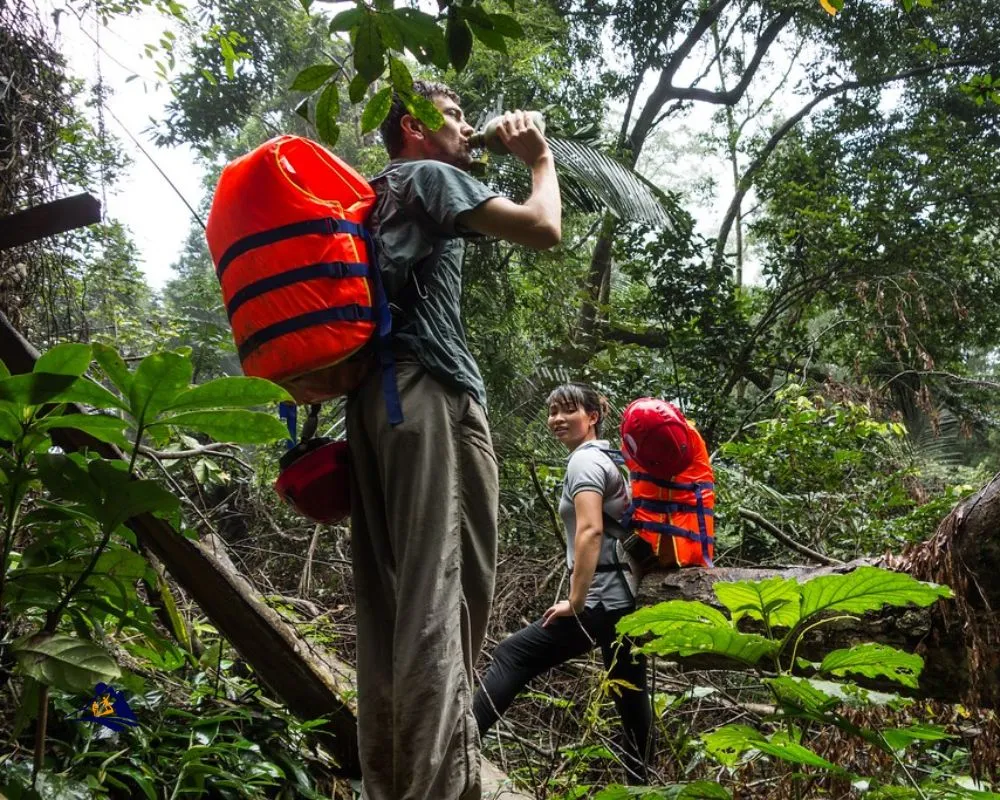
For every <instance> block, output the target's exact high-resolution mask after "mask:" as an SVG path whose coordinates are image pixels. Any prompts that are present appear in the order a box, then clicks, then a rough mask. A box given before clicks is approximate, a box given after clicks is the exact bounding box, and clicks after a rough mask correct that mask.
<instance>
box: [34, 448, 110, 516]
mask: <svg viewBox="0 0 1000 800" xmlns="http://www.w3.org/2000/svg"><path fill="white" fill-rule="evenodd" d="M38 474H39V476H40V477H41V479H42V482H43V483H44V484H45V488H46V489H48V490H49V492H50V493H51V494H53V495H54V496H56V497H58V498H61V499H63V500H70V501H72V502H77V503H80V504H81V505H83V506H85V507H86V508H88V509H90V510H94V509H96V508H97V506H98V504H99V502H100V497H101V488H100V486H98V484H97V483H95V482H94V480H93V478H92V477H91V476H90V473H89V472H88V471H87V467H86V464H85V463H84V461H83V458H82V457H81V456H79V455H76V454H73V455H62V454H58V455H57V454H43V455H40V456H39V457H38Z"/></svg>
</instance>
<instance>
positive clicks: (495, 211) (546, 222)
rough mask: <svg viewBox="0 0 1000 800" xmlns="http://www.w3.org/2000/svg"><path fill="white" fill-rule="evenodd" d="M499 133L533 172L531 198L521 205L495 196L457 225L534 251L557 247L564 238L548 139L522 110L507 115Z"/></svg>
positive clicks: (465, 213) (514, 153) (559, 200)
mask: <svg viewBox="0 0 1000 800" xmlns="http://www.w3.org/2000/svg"><path fill="white" fill-rule="evenodd" d="M497 131H498V133H499V135H500V138H501V140H502V141H503V142H504V144H505V145H507V147H508V149H509V150H510V152H511V153H512V154H513V155H515V156H517V157H518V158H519V159H521V161H523V162H524V163H525V164H526V165H527V166H528V167H529V168H530V169H531V195H530V196H529V197H528V199H527V200H525V201H524V203H521V204H518V203H515V202H513V201H512V200H509V199H507V198H506V197H494V198H492V199H490V200H487V201H486V202H485V203H483V204H482V205H480V206H478V207H476V208H474V209H472V210H471V211H466V212H464V213H462V214H460V215H459V217H458V222H459V223H460V224H461V225H463V226H464V227H466V228H468V229H469V230H473V231H475V232H476V233H482V234H484V235H486V236H493V237H496V238H497V239H505V240H506V241H508V242H514V243H515V244H522V245H524V246H526V247H531V248H534V249H535V250H547V249H549V248H550V247H555V246H556V245H557V244H559V241H560V240H561V239H562V200H561V199H560V197H559V180H558V178H557V177H556V170H555V164H554V162H553V160H552V152H551V151H550V150H549V146H548V144H547V143H546V141H545V137H544V136H542V134H541V133H540V132H539V131H538V129H537V128H536V127H535V126H534V125H532V124H531V122H530V120H529V119H528V117H527V115H526V114H524V112H521V111H517V112H514V113H513V114H506V115H505V116H504V121H503V122H502V123H501V124H500V126H499V127H498V128H497Z"/></svg>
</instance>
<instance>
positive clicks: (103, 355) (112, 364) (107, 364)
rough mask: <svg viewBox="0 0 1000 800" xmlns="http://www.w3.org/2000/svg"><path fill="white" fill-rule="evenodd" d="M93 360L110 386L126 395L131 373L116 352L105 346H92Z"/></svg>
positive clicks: (130, 382)
mask: <svg viewBox="0 0 1000 800" xmlns="http://www.w3.org/2000/svg"><path fill="white" fill-rule="evenodd" d="M93 348H94V360H95V361H97V364H98V366H100V368H101V369H102V370H104V374H105V375H107V376H108V380H109V381H111V384H112V385H113V386H114V387H115V388H116V389H117V390H118V391H119V392H121V393H122V394H123V395H126V396H127V395H128V390H129V387H130V386H131V385H132V373H131V372H130V371H129V368H128V365H127V364H126V363H125V359H123V358H122V357H121V356H120V355H119V354H118V351H117V350H115V349H114V348H113V347H108V346H107V345H106V344H94V345H93Z"/></svg>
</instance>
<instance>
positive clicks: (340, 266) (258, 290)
mask: <svg viewBox="0 0 1000 800" xmlns="http://www.w3.org/2000/svg"><path fill="white" fill-rule="evenodd" d="M367 274H368V265H367V264H366V263H365V262H364V261H359V262H350V261H323V262H321V263H319V264H309V265H308V266H305V267H296V268H295V269H290V270H287V271H286V272H282V273H279V274H278V275H271V276H270V277H267V278H261V279H260V280H259V281H254V282H253V283H251V284H250V285H249V286H244V287H243V288H242V289H240V290H239V291H238V292H236V294H234V295H233V296H232V297H230V298H229V302H228V303H226V314H228V315H229V321H230V322H232V321H233V315H234V314H235V313H236V310H237V309H238V308H239V307H240V306H242V305H243V304H244V303H246V302H249V301H250V300H253V299H254V298H255V297H260V296H261V295H262V294H267V293H268V292H273V291H274V290H275V289H282V288H284V287H285V286H291V285H292V284H293V283H299V282H300V281H311V280H315V279H316V278H363V277H365V275H367Z"/></svg>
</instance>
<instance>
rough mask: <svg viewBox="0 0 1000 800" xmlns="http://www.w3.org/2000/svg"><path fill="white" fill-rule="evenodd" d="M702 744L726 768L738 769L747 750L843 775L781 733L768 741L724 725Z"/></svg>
mask: <svg viewBox="0 0 1000 800" xmlns="http://www.w3.org/2000/svg"><path fill="white" fill-rule="evenodd" d="M702 741H704V742H705V747H706V749H707V750H708V752H709V753H711V754H712V756H713V757H715V758H716V759H718V761H720V762H721V763H722V764H723V765H725V766H727V767H733V766H736V765H737V764H738V763H739V761H740V758H741V757H742V756H743V754H744V753H746V752H747V751H748V750H756V751H758V752H760V753H765V754H767V755H770V756H773V757H775V758H780V759H781V760H782V761H787V762H789V763H791V764H800V765H802V766H807V767H817V768H818V769H824V770H828V771H831V772H837V773H841V772H843V770H842V769H841V768H840V767H838V766H837V765H835V764H832V763H830V762H829V761H827V760H826V759H825V758H823V757H822V756H821V755H819V754H818V753H814V752H813V751H812V750H810V749H809V748H808V747H804V746H803V745H801V744H799V743H798V742H796V741H793V740H792V739H790V738H789V737H788V736H785V735H783V734H782V733H781V732H779V733H777V734H775V735H774V736H772V737H771V739H770V740H768V739H766V738H765V737H764V736H763V734H761V733H760V732H759V731H758V730H757V729H755V728H751V727H749V726H748V725H725V726H723V727H721V728H719V729H718V730H715V731H713V732H712V733H709V734H706V735H705V736H703V737H702Z"/></svg>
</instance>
